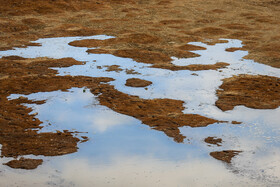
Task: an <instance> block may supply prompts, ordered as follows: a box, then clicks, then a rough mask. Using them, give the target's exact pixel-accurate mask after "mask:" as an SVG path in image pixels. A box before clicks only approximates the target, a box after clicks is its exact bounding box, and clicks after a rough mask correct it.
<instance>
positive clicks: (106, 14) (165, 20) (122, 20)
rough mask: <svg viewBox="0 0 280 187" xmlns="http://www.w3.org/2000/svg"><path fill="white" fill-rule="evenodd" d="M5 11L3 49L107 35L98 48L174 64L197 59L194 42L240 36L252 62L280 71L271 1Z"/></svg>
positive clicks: (65, 5)
mask: <svg viewBox="0 0 280 187" xmlns="http://www.w3.org/2000/svg"><path fill="white" fill-rule="evenodd" d="M0 12H1V14H0V31H1V34H0V41H1V42H0V49H2V50H6V49H9V48H11V47H24V46H26V45H31V43H30V40H35V39H38V38H44V37H58V36H84V35H95V34H107V35H113V36H116V38H115V39H110V40H109V41H106V42H103V41H99V44H100V45H99V44H98V45H93V46H98V47H101V49H100V50H105V51H110V52H115V53H116V54H118V55H121V56H129V57H131V52H132V51H140V53H141V54H143V53H148V54H149V55H150V56H151V55H155V56H160V57H164V58H163V59H165V60H168V58H170V57H171V56H176V57H194V56H197V55H195V54H193V53H191V52H189V51H188V50H189V49H188V47H186V44H187V43H188V42H191V41H202V42H208V41H209V39H211V40H212V43H216V42H217V41H218V39H220V38H234V39H240V40H242V41H243V42H244V44H245V46H244V47H243V48H244V50H248V51H249V55H248V56H247V58H250V59H254V60H255V61H257V62H261V63H266V64H269V65H271V66H274V67H280V63H279V60H280V56H279V54H280V53H279V40H280V35H279V25H280V24H279V20H280V6H279V3H276V1H271V0H254V1H242V0H237V1H228V0H218V1H211V0H206V1H205V0H180V1H174V0H173V1H162V0H151V1H143V0H140V1H132V0H123V1H120V0H102V1H101V0H95V1H82V0H78V1H77V0H67V1H66V0H56V1H53V0H38V1H36V2H35V1H33V0H25V1H21V0H15V1H6V0H0ZM186 18H187V19H186ZM108 42H109V43H108ZM210 43H211V42H210ZM76 44H77V42H76ZM192 50H193V49H192ZM136 58H139V57H136ZM138 60H139V59H138ZM165 60H163V61H165ZM169 60H170V59H169ZM139 61H140V60H139ZM156 62H158V60H156ZM156 62H152V63H156ZM160 62H162V61H160Z"/></svg>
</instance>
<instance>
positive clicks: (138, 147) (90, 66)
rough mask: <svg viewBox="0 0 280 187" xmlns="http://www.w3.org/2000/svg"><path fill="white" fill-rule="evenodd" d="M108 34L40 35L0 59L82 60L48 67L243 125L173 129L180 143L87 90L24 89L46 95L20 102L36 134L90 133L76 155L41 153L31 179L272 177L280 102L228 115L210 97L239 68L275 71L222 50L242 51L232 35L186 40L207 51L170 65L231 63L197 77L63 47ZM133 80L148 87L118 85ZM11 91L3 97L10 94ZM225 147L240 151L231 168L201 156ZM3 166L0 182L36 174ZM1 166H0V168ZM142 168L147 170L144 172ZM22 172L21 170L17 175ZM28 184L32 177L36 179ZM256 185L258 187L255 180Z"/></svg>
mask: <svg viewBox="0 0 280 187" xmlns="http://www.w3.org/2000/svg"><path fill="white" fill-rule="evenodd" d="M108 38H110V37H108V36H103V35H101V36H91V37H69V38H48V39H40V40H38V42H39V43H42V46H40V47H37V46H32V47H28V48H25V49H15V50H10V51H0V57H1V56H6V55H18V56H22V57H26V58H36V57H50V58H64V57H72V58H74V59H76V60H79V61H85V62H87V63H86V64H84V65H75V66H71V67H67V68H54V69H57V70H58V71H59V74H60V75H65V74H70V75H73V76H75V75H84V76H92V77H101V76H102V77H112V78H114V79H115V81H113V82H111V83H110V84H112V85H114V86H115V87H116V88H117V89H118V90H119V91H122V92H125V93H128V94H132V95H138V96H140V97H142V98H145V99H153V98H171V99H179V100H183V101H184V102H185V104H184V106H185V110H184V112H185V113H195V114H201V115H203V116H207V117H211V118H215V119H218V120H228V121H232V120H235V121H240V122H243V123H242V124H240V125H231V124H228V123H224V124H214V125H210V126H208V127H202V128H190V127H182V128H180V130H181V133H182V134H184V135H185V136H187V139H188V140H186V141H185V143H184V144H177V143H175V142H173V141H172V139H170V138H168V137H166V136H165V135H164V133H162V132H158V131H151V130H150V129H149V127H148V126H144V125H142V124H141V122H140V121H139V120H136V119H134V118H132V117H129V116H125V115H121V114H118V113H116V112H114V111H112V110H110V109H108V108H106V107H104V106H100V105H99V103H98V100H97V99H96V97H95V96H93V95H92V94H91V93H90V92H89V90H87V89H86V91H85V92H84V91H83V90H84V89H83V88H80V89H79V88H72V89H70V90H69V92H62V91H55V92H49V93H34V94H30V95H28V96H26V97H28V98H29V99H32V100H44V99H47V102H46V103H45V104H42V105H36V104H27V106H29V107H32V108H33V109H34V110H33V113H38V115H37V117H38V118H39V119H40V120H42V121H43V122H44V124H43V125H44V128H43V129H42V131H53V130H63V129H68V130H77V131H79V132H88V134H86V133H81V134H79V135H86V136H88V137H89V138H90V141H88V142H86V143H82V144H80V145H79V151H78V152H77V153H74V154H70V155H65V156H62V157H56V158H52V159H49V160H50V161H47V163H44V165H43V166H41V167H40V168H39V169H37V170H36V174H37V177H38V178H41V179H42V181H45V182H46V183H47V181H48V180H49V179H47V178H46V176H49V175H46V173H45V172H48V173H49V172H52V175H51V176H50V178H51V180H52V182H53V181H56V182H55V183H56V184H63V185H66V186H71V185H72V184H76V185H77V186H89V185H88V184H96V185H97V186H106V185H105V183H104V181H108V182H109V183H106V184H108V186H110V185H114V184H115V185H114V186H127V185H129V182H132V184H134V185H132V186H143V185H147V184H153V186H154V185H156V186H157V185H158V186H164V185H165V186H174V185H175V186H176V185H177V186H185V185H184V184H186V183H187V184H188V185H192V184H193V185H192V186H195V185H194V184H196V185H197V186H204V185H206V184H207V185H209V186H215V185H218V186H221V185H226V186H229V185H241V186H247V185H248V184H250V186H253V185H254V186H255V182H254V181H262V182H264V183H266V184H271V185H272V183H273V182H275V181H278V182H279V179H280V175H279V173H280V172H279V170H280V158H279V157H277V155H279V152H280V149H279V147H280V140H279V137H280V136H279V135H280V127H279V121H280V108H277V109H275V110H256V109H249V108H247V107H244V106H237V107H235V108H234V109H233V110H231V111H226V112H223V111H221V110H219V109H218V108H217V107H216V106H215V105H214V103H215V101H216V100H217V97H216V95H215V92H216V89H217V88H218V87H219V86H220V85H221V84H222V79H223V78H227V77H231V76H233V75H237V74H253V75H256V74H261V75H270V76H276V77H280V70H279V69H276V68H272V67H269V66H266V65H263V64H258V63H255V62H254V61H252V60H245V59H242V58H243V57H244V56H245V55H247V54H248V52H246V51H236V52H226V51H225V49H226V48H229V47H242V43H241V41H239V40H228V43H221V44H216V45H206V44H203V43H199V42H194V43H190V44H193V45H198V46H203V47H206V48H207V50H201V51H195V53H197V54H200V55H201V56H200V57H197V58H189V59H177V58H175V57H174V58H173V63H174V64H176V65H189V64H214V63H216V62H227V63H230V66H229V67H227V68H225V69H221V71H214V70H208V71H197V72H195V73H196V74H197V76H195V75H191V74H192V73H193V72H192V71H188V70H182V71H174V72H173V71H169V70H164V69H155V68H149V66H150V65H147V64H143V63H137V62H135V61H133V60H132V59H129V58H120V57H115V56H113V55H108V54H88V53H86V50H87V48H80V47H73V46H69V45H68V43H69V42H71V41H74V40H81V39H108ZM105 65H119V66H120V67H121V68H122V69H124V70H125V69H133V70H135V71H136V72H139V73H140V75H128V74H126V73H125V71H121V72H119V73H116V72H106V71H105V70H106V68H103V69H99V68H97V66H105ZM132 77H136V78H142V79H146V80H149V81H152V82H153V84H152V85H150V86H148V87H147V88H148V89H147V90H145V89H144V88H132V87H126V86H124V84H125V81H126V79H128V78H132ZM19 96H20V95H11V96H10V99H14V98H17V97H19ZM49 124H50V125H49ZM79 135H78V136H79ZM208 136H217V137H221V138H222V139H223V140H224V143H223V146H222V147H216V146H210V147H208V146H207V145H206V144H205V143H202V142H203V139H204V138H206V137H208ZM225 149H236V150H242V151H244V152H243V153H242V154H240V156H238V157H236V158H235V159H234V161H233V165H232V166H230V167H228V168H226V167H224V166H223V165H222V164H221V163H219V162H218V161H216V160H213V159H211V158H210V157H209V156H208V154H209V152H211V151H219V150H225ZM31 157H32V156H31ZM5 159H8V158H4V160H5ZM45 159H46V158H45ZM45 159H44V160H45ZM252 160H253V161H252ZM2 162H4V161H2ZM2 168H3V170H4V171H5V174H4V173H2V174H1V172H0V181H1V182H2V181H3V180H2V178H3V177H2V176H5V175H7V176H8V175H11V176H13V175H15V176H18V177H19V178H18V180H17V181H21V182H23V184H24V183H26V181H27V180H26V179H28V178H29V177H30V176H29V174H30V175H31V174H32V175H33V174H34V173H33V172H19V173H17V172H16V171H14V170H10V169H8V168H7V167H2ZM2 168H1V167H0V169H2ZM205 168H206V169H205ZM227 169H229V170H227ZM55 170H57V171H58V173H57V172H56V171H55ZM77 170H78V171H77ZM236 170H238V171H239V172H240V175H239V174H233V173H231V172H229V171H233V172H234V173H236V172H235V171H236ZM208 171H209V172H208ZM147 172H150V173H149V174H148V175H147ZM40 173H41V175H40ZM77 173H78V174H77ZM20 176H24V178H25V179H22V178H21V177H20ZM128 176H129V177H128ZM147 176H148V177H147ZM241 176H243V177H241ZM244 176H245V177H244ZM110 177H111V178H110ZM198 177H201V178H198ZM4 178H5V177H4ZM113 178H114V179H113ZM134 178H135V180H134ZM201 179H203V180H201ZM221 179H222V180H221ZM36 180H37V179H32V180H31V181H32V182H36ZM1 182H0V184H1ZM71 182H73V183H71ZM246 182H248V183H246ZM262 182H261V183H260V184H263V183H262ZM3 184H5V183H3ZM29 184H31V182H30V183H29ZM40 184H42V182H41V183H40ZM50 184H52V183H50ZM124 184H125V185H124ZM246 184H247V185H246ZM0 186H1V185H0ZM90 186H92V185H90ZM260 186H262V185H260Z"/></svg>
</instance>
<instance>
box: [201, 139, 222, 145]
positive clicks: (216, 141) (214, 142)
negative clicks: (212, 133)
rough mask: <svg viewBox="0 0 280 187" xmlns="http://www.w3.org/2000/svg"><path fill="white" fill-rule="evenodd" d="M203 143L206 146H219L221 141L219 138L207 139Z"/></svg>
mask: <svg viewBox="0 0 280 187" xmlns="http://www.w3.org/2000/svg"><path fill="white" fill-rule="evenodd" d="M204 141H205V142H206V143H208V144H213V145H217V146H221V143H222V141H223V140H222V139H221V138H217V137H207V138H205V139H204Z"/></svg>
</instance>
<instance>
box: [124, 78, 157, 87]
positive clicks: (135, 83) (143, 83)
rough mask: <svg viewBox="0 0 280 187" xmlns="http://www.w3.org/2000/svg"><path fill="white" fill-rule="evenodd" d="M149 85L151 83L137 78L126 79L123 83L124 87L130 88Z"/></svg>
mask: <svg viewBox="0 0 280 187" xmlns="http://www.w3.org/2000/svg"><path fill="white" fill-rule="evenodd" d="M151 84H152V82H151V81H147V80H143V79H138V78H131V79H127V80H126V83H125V85H126V86H130V87H147V86H149V85H151Z"/></svg>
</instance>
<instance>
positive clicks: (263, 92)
mask: <svg viewBox="0 0 280 187" xmlns="http://www.w3.org/2000/svg"><path fill="white" fill-rule="evenodd" d="M217 96H218V100H217V101H216V106H217V107H219V108H220V109H221V110H223V111H226V110H232V109H233V108H234V107H235V106H237V105H245V106H246V107H249V108H255V109H275V108H277V107H279V106H280V79H279V78H277V77H270V76H261V75H239V76H234V77H232V78H227V79H224V82H223V84H222V85H221V86H220V90H217Z"/></svg>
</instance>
